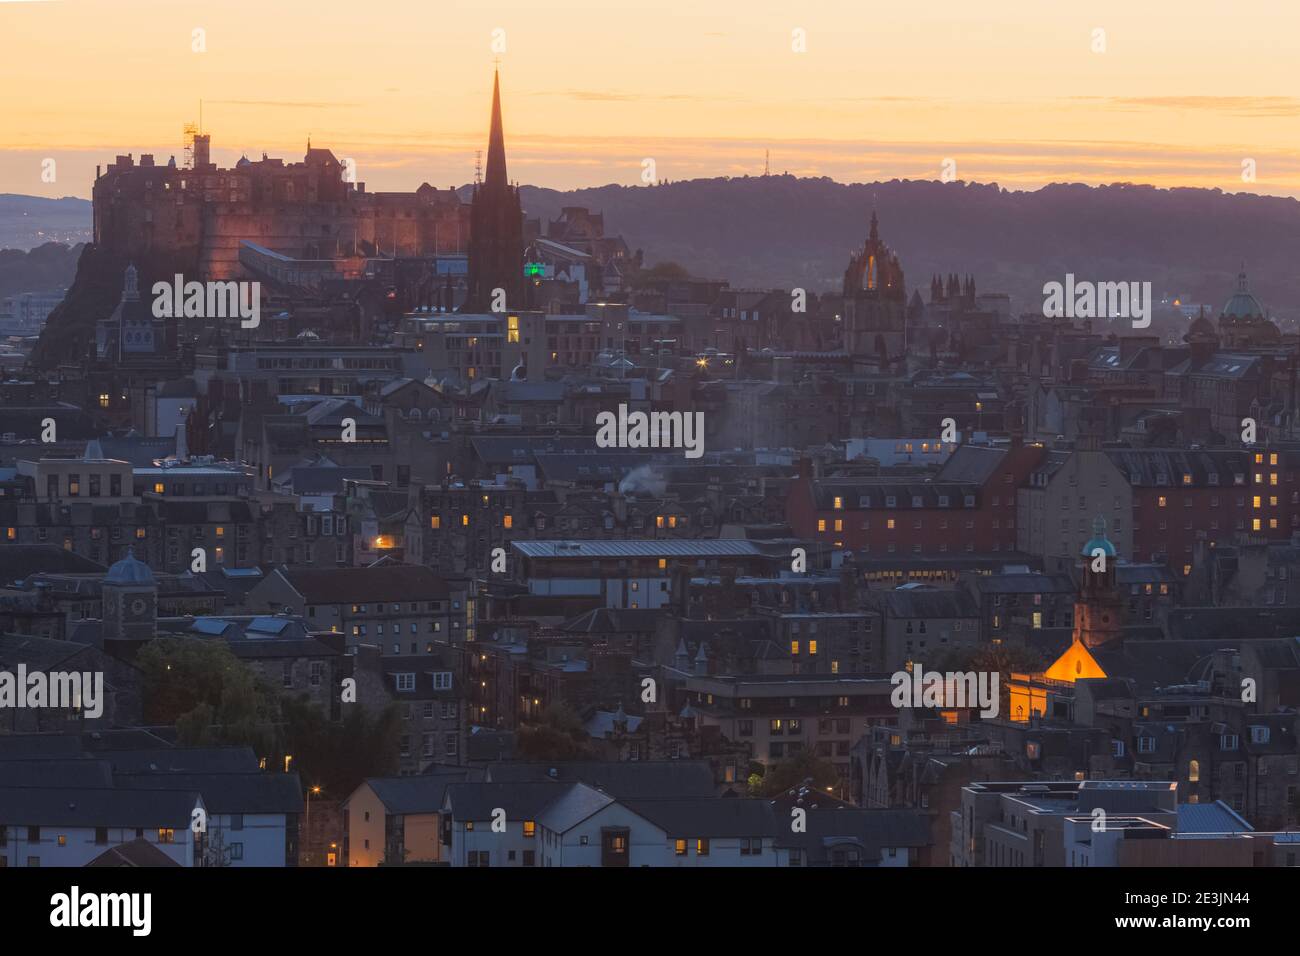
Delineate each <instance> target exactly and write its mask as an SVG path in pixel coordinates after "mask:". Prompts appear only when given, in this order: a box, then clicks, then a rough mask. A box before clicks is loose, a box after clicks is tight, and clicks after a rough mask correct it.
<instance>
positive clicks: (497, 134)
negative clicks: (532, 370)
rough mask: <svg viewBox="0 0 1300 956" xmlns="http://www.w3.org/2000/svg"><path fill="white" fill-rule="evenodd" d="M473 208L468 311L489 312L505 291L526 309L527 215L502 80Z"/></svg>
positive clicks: (510, 303) (496, 79)
mask: <svg viewBox="0 0 1300 956" xmlns="http://www.w3.org/2000/svg"><path fill="white" fill-rule="evenodd" d="M471 202H472V205H471V208H470V235H469V297H468V298H467V299H466V301H465V304H464V305H463V306H462V307H461V310H462V311H464V312H487V311H490V310H491V308H492V299H493V291H494V290H495V289H504V290H505V307H506V309H507V310H509V311H518V310H520V309H523V308H526V307H527V305H528V303H527V302H526V301H525V284H524V211H523V206H522V205H521V204H520V201H519V189H518V187H515V186H511V185H510V182H509V180H508V179H507V178H506V140H505V133H504V131H503V129H502V125H501V78H500V75H499V74H497V75H494V76H493V79H492V129H491V132H490V133H489V134H488V156H487V169H486V170H485V172H484V176H483V182H481V183H475V185H474V197H473V199H472V201H471Z"/></svg>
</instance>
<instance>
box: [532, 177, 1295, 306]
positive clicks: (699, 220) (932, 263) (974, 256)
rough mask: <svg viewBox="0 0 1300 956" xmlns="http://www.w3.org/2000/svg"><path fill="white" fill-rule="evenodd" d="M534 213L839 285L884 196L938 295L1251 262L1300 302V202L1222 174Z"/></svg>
mask: <svg viewBox="0 0 1300 956" xmlns="http://www.w3.org/2000/svg"><path fill="white" fill-rule="evenodd" d="M523 196H524V206H525V209H526V210H527V215H529V216H530V217H535V216H541V217H543V218H546V217H548V216H555V215H556V214H558V212H559V210H560V208H561V207H562V206H588V207H590V208H591V209H593V210H596V211H602V212H604V214H605V226H606V229H607V231H610V232H621V233H622V234H623V235H624V236H625V237H626V238H627V240H628V242H629V244H630V245H632V247H633V248H634V249H635V248H642V249H644V250H645V253H646V261H647V263H654V262H659V261H663V260H666V259H671V260H676V261H678V262H681V263H682V264H684V265H686V266H687V267H688V268H690V269H691V271H692V272H694V273H695V274H697V275H706V276H716V277H720V278H726V279H729V280H730V281H731V283H732V284H733V285H742V286H776V287H785V288H790V287H793V286H806V287H808V288H810V289H819V290H820V289H830V288H836V287H838V285H839V283H840V281H841V276H842V274H843V270H844V267H845V265H846V264H847V262H848V256H849V250H850V249H851V248H852V247H854V246H856V245H860V244H861V242H862V240H863V239H864V238H865V237H866V232H867V223H868V220H869V219H870V216H871V209H872V206H873V204H874V206H875V207H876V209H877V211H878V214H879V216H880V231H881V236H882V237H883V238H884V239H885V241H887V242H888V243H889V244H890V245H891V246H892V247H893V248H894V249H895V250H896V251H897V252H898V254H899V257H900V259H901V261H902V265H903V269H904V271H905V273H906V276H907V281H908V286H909V288H916V287H920V288H921V291H922V295H928V291H929V280H930V275H931V273H933V272H942V273H947V272H959V273H966V272H972V273H974V274H975V275H976V277H977V279H978V281H979V288H980V290H981V291H1003V292H1009V293H1011V294H1012V295H1013V296H1014V297H1015V302H1014V303H1013V305H1014V306H1015V307H1016V308H1017V309H1037V308H1040V307H1041V304H1042V292H1041V290H1042V285H1043V283H1044V282H1046V281H1048V280H1049V279H1058V280H1059V279H1061V278H1062V277H1063V276H1064V275H1065V273H1067V272H1073V273H1074V274H1075V275H1076V276H1079V277H1080V278H1094V279H1111V280H1119V279H1130V280H1140V281H1141V280H1149V281H1150V282H1151V283H1152V287H1153V291H1154V292H1155V293H1156V294H1157V295H1160V294H1162V293H1165V292H1177V293H1185V294H1188V295H1190V296H1191V297H1192V300H1193V301H1205V302H1209V303H1212V304H1214V305H1215V306H1216V307H1217V306H1218V305H1219V304H1221V303H1222V302H1223V301H1225V300H1226V299H1227V297H1228V295H1229V292H1230V290H1231V287H1232V283H1233V282H1234V280H1235V277H1236V273H1237V272H1238V271H1239V269H1240V268H1241V265H1242V263H1243V262H1244V263H1245V265H1246V270H1247V272H1248V273H1249V276H1250V280H1251V288H1252V291H1254V292H1255V293H1256V294H1257V295H1258V296H1259V297H1260V299H1261V300H1262V301H1263V302H1264V303H1265V305H1266V307H1268V308H1270V309H1271V310H1273V311H1275V312H1276V313H1278V314H1280V315H1295V314H1296V313H1297V312H1298V311H1300V271H1297V270H1296V268H1295V260H1296V257H1297V254H1300V203H1297V202H1296V200H1294V199H1277V198H1272V197H1261V196H1255V195H1251V194H1246V193H1236V194H1225V193H1223V192H1222V191H1220V190H1217V189H1156V188H1155V187H1152V186H1132V185H1114V186H1103V187H1089V186H1083V185H1072V184H1061V185H1053V186H1048V187H1045V188H1044V189H1041V190H1038V191H1035V192H1011V191H1007V190H1004V189H1001V188H999V187H998V186H996V185H978V184H963V183H939V182H913V181H901V180H892V181H890V182H887V183H867V184H854V185H844V184H842V183H836V182H833V181H832V180H829V179H797V178H795V177H793V176H770V177H745V178H739V179H700V180H692V181H689V182H680V183H672V184H670V185H666V186H665V185H661V186H653V187H634V186H602V187H600V188H598V189H581V190H576V191H573V192H556V191H555V190H549V189H537V188H533V187H527V186H526V187H524V189H523Z"/></svg>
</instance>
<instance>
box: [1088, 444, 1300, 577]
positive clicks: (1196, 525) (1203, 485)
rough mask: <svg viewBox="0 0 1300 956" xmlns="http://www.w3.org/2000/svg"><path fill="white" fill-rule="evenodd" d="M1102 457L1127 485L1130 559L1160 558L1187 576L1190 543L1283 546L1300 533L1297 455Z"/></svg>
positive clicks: (1154, 452)
mask: <svg viewBox="0 0 1300 956" xmlns="http://www.w3.org/2000/svg"><path fill="white" fill-rule="evenodd" d="M1108 454H1109V455H1110V457H1111V460H1112V461H1113V462H1114V463H1115V465H1116V467H1117V468H1119V470H1120V471H1121V472H1122V473H1123V474H1124V475H1126V476H1127V477H1128V480H1129V483H1130V484H1131V485H1132V487H1133V554H1132V555H1124V557H1127V558H1129V559H1131V560H1133V561H1157V560H1160V559H1162V558H1167V559H1168V563H1169V566H1170V567H1171V568H1172V569H1173V570H1174V571H1176V572H1181V573H1182V574H1184V575H1186V574H1188V573H1190V571H1191V566H1192V564H1193V555H1194V553H1195V548H1196V543H1197V541H1198V540H1201V539H1204V541H1205V545H1206V547H1207V548H1212V547H1215V546H1216V545H1224V544H1228V543H1231V542H1232V541H1233V539H1234V538H1235V537H1236V536H1237V535H1241V534H1246V535H1250V536H1251V537H1253V538H1256V539H1264V540H1271V541H1287V540H1290V538H1291V535H1292V534H1293V533H1295V532H1297V531H1300V482H1298V481H1297V471H1298V469H1297V464H1298V463H1300V456H1297V453H1296V452H1285V451H1277V450H1273V449H1269V448H1258V449H1234V450H1217V449H1216V450H1212V451H1207V450H1196V451H1182V450H1179V449H1123V450H1112V451H1109V452H1108Z"/></svg>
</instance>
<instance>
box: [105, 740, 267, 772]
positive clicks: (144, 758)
mask: <svg viewBox="0 0 1300 956" xmlns="http://www.w3.org/2000/svg"><path fill="white" fill-rule="evenodd" d="M103 758H104V759H105V760H107V761H108V762H109V763H111V764H112V765H113V772H114V773H118V774H140V773H251V772H254V771H256V770H257V769H258V761H257V757H256V755H255V754H254V753H253V748H252V747H177V748H159V749H157V750H115V751H108V752H105V753H104V754H103Z"/></svg>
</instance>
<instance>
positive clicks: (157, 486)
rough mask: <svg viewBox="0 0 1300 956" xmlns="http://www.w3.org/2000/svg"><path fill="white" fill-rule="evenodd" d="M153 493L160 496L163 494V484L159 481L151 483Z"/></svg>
mask: <svg viewBox="0 0 1300 956" xmlns="http://www.w3.org/2000/svg"><path fill="white" fill-rule="evenodd" d="M153 493H154V494H155V495H161V494H162V493H163V483H162V482H161V481H155V482H154V483H153Z"/></svg>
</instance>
